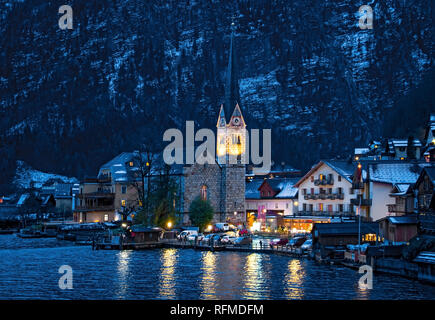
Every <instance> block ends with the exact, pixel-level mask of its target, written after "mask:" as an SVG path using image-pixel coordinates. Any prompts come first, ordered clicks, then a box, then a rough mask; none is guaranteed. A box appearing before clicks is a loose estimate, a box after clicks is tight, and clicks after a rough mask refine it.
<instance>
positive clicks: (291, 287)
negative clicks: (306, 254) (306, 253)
mask: <svg viewBox="0 0 435 320" xmlns="http://www.w3.org/2000/svg"><path fill="white" fill-rule="evenodd" d="M287 265H288V272H287V273H286V275H285V277H284V282H285V288H284V292H285V296H286V298H287V299H289V300H292V299H302V298H303V296H304V293H303V291H302V288H303V283H302V282H303V279H304V277H305V273H304V269H303V268H302V265H301V261H300V260H298V259H292V260H290V261H289V262H288V264H287Z"/></svg>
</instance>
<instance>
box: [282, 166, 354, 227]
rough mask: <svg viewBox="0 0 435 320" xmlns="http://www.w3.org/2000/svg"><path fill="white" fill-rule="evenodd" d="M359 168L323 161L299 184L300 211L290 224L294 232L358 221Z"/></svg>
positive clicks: (297, 184)
mask: <svg viewBox="0 0 435 320" xmlns="http://www.w3.org/2000/svg"><path fill="white" fill-rule="evenodd" d="M357 168H358V164H357V163H355V162H350V161H342V160H322V161H320V162H319V163H317V164H316V165H315V166H314V167H313V168H311V170H309V171H308V172H307V173H306V174H305V175H304V176H303V177H302V178H301V179H300V180H299V181H298V182H297V183H296V184H295V187H297V188H298V189H299V192H298V210H297V211H296V212H295V213H294V217H292V218H291V219H290V220H292V221H291V223H292V224H293V228H295V229H296V230H298V231H301V232H310V231H311V229H312V227H313V224H315V223H328V222H331V221H341V220H343V219H355V216H356V207H355V204H354V203H353V202H352V201H351V200H352V199H356V196H357V195H356V192H355V188H354V187H355V186H354V185H353V179H354V174H355V171H356V169H357Z"/></svg>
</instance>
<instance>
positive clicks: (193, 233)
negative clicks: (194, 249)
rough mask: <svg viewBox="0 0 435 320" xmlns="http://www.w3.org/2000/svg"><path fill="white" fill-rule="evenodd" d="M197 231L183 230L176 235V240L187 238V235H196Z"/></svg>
mask: <svg viewBox="0 0 435 320" xmlns="http://www.w3.org/2000/svg"><path fill="white" fill-rule="evenodd" d="M197 235H198V231H196V230H184V231H182V232H181V233H180V234H179V235H178V236H177V238H178V240H184V239H187V238H188V237H189V236H197Z"/></svg>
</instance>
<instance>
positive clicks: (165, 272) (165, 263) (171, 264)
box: [159, 249, 177, 299]
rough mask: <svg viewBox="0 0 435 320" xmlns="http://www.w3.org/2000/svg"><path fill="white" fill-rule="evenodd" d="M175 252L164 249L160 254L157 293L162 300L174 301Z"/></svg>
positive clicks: (174, 250)
mask: <svg viewBox="0 0 435 320" xmlns="http://www.w3.org/2000/svg"><path fill="white" fill-rule="evenodd" d="M176 262H177V250H176V249H166V250H162V252H161V264H162V265H161V267H160V285H159V293H160V297H161V298H163V299H175V297H176V295H175V283H176V281H175V276H174V274H175V267H176Z"/></svg>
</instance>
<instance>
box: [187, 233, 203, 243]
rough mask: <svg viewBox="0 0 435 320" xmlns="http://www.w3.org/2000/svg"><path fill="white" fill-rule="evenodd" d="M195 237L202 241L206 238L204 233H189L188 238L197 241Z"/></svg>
mask: <svg viewBox="0 0 435 320" xmlns="http://www.w3.org/2000/svg"><path fill="white" fill-rule="evenodd" d="M195 238H197V239H198V241H201V240H202V239H203V238H204V235H203V234H202V233H198V234H189V235H188V236H187V240H189V241H195Z"/></svg>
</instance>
